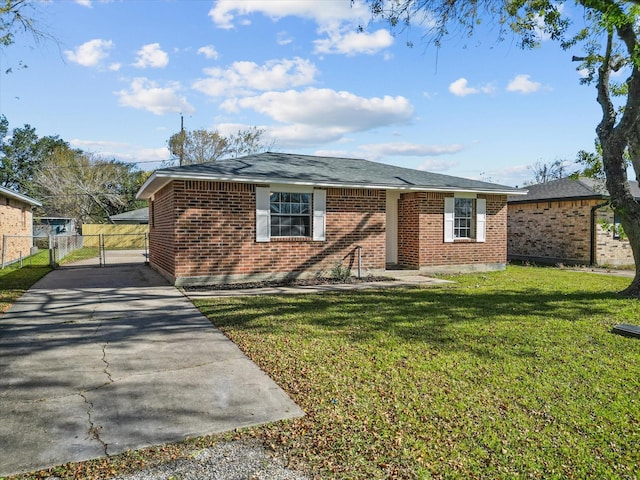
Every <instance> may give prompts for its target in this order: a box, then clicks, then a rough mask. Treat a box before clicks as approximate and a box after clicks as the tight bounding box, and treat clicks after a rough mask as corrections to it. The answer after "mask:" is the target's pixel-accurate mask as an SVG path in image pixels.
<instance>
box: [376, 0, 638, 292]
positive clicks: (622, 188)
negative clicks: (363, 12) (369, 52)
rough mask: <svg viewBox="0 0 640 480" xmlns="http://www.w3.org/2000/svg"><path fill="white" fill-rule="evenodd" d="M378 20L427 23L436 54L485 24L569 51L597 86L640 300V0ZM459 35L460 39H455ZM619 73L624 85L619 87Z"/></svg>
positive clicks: (490, 5)
mask: <svg viewBox="0 0 640 480" xmlns="http://www.w3.org/2000/svg"><path fill="white" fill-rule="evenodd" d="M368 2H369V5H370V7H371V11H372V14H373V16H374V17H377V18H383V19H386V20H388V21H389V23H390V25H391V26H392V27H395V28H402V27H403V26H409V25H411V24H412V22H414V21H415V22H419V23H421V24H423V25H424V26H425V27H427V28H428V29H429V31H430V34H429V35H428V39H427V41H428V42H431V43H433V44H434V45H435V46H436V47H438V46H439V45H441V42H442V40H443V39H444V38H445V37H447V36H448V35H458V36H463V37H468V36H471V35H473V33H474V31H475V30H477V29H478V28H481V27H482V26H483V25H484V23H485V22H489V23H492V24H493V26H494V27H495V26H497V28H496V29H495V30H496V32H497V35H498V38H499V39H503V38H504V36H505V34H506V33H507V32H508V31H511V32H513V33H515V34H516V35H518V36H519V38H520V45H521V47H523V48H533V47H538V46H539V45H540V43H541V39H542V38H549V39H551V40H553V41H557V42H559V43H560V46H561V47H562V48H563V49H565V50H573V49H575V48H580V49H581V53H582V55H581V56H575V55H574V57H573V60H574V61H577V62H579V66H578V68H579V69H580V70H584V71H586V72H588V75H587V76H586V77H585V78H584V80H583V83H586V84H592V85H595V86H596V90H597V102H598V104H599V105H600V107H601V111H602V118H601V120H600V122H599V124H598V125H597V127H596V134H597V137H598V142H599V144H600V146H601V148H602V167H603V170H604V172H605V179H606V186H607V190H608V191H609V194H610V195H611V202H612V206H613V207H614V208H615V210H616V212H617V213H618V216H619V218H620V220H621V223H622V225H623V227H624V230H625V232H626V234H627V237H628V239H629V243H630V246H631V249H632V251H633V256H634V259H635V264H636V273H635V278H634V279H633V281H632V283H631V285H630V286H629V287H628V288H626V289H625V290H624V292H623V293H625V294H627V295H632V296H636V297H640V203H638V202H637V201H636V200H635V199H634V197H633V195H632V194H631V190H630V187H629V181H628V178H627V168H626V162H625V155H626V154H627V153H628V154H629V157H630V159H631V164H632V166H633V169H634V171H635V175H636V179H640V55H638V52H640V0H578V1H576V2H568V1H566V0H565V1H563V0H394V1H392V2H389V1H387V0H368ZM572 8H578V9H580V10H581V11H582V12H581V13H582V15H581V16H580V19H581V21H583V22H584V24H583V25H581V26H579V27H576V28H574V25H572V22H571V16H570V14H569V13H568V12H569V11H570V9H572ZM451 32H453V33H451ZM615 72H620V73H623V74H625V75H626V81H625V82H624V84H622V85H620V84H616V83H614V82H612V81H611V76H612V74H613V73H615Z"/></svg>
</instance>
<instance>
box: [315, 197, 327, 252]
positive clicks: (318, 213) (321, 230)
mask: <svg viewBox="0 0 640 480" xmlns="http://www.w3.org/2000/svg"><path fill="white" fill-rule="evenodd" d="M326 227H327V191H326V190H314V191H313V239H314V240H317V241H322V242H324V241H325V240H326Z"/></svg>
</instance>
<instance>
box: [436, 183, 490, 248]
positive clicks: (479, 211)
mask: <svg viewBox="0 0 640 480" xmlns="http://www.w3.org/2000/svg"><path fill="white" fill-rule="evenodd" d="M456 198H472V199H475V201H476V205H475V211H476V221H475V231H474V230H473V229H472V231H474V238H471V239H469V240H475V241H476V242H478V243H484V242H486V239H487V200H486V199H484V198H478V196H477V195H476V194H475V193H465V192H461V193H456V194H455V195H454V196H453V197H445V199H444V242H445V243H453V242H455V240H456V238H455V237H454V225H455V199H456ZM465 240H466V239H465Z"/></svg>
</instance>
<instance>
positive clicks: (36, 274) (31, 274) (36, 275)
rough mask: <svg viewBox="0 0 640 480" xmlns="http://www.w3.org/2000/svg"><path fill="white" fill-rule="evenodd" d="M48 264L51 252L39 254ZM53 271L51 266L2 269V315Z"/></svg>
mask: <svg viewBox="0 0 640 480" xmlns="http://www.w3.org/2000/svg"><path fill="white" fill-rule="evenodd" d="M44 254H46V259H47V262H48V258H49V252H48V251H44V252H39V253H38V254H37V255H39V256H42V257H43V258H44ZM50 271H51V268H50V267H49V266H28V267H23V268H20V267H19V265H18V264H14V265H11V266H9V267H6V268H2V269H0V314H2V312H5V311H7V310H8V309H9V307H10V306H11V305H12V304H13V302H15V301H16V300H17V299H18V298H20V297H21V296H22V295H23V294H24V292H26V291H27V290H28V289H29V287H31V285H33V284H34V283H36V282H37V281H38V280H40V279H41V278H42V277H44V276H45V275H46V274H47V273H49V272H50Z"/></svg>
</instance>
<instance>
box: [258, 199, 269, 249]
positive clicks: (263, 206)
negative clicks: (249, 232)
mask: <svg viewBox="0 0 640 480" xmlns="http://www.w3.org/2000/svg"><path fill="white" fill-rule="evenodd" d="M269 208H270V193H269V188H267V187H256V242H268V241H270V239H271V236H270V232H271V212H270V210H269Z"/></svg>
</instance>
